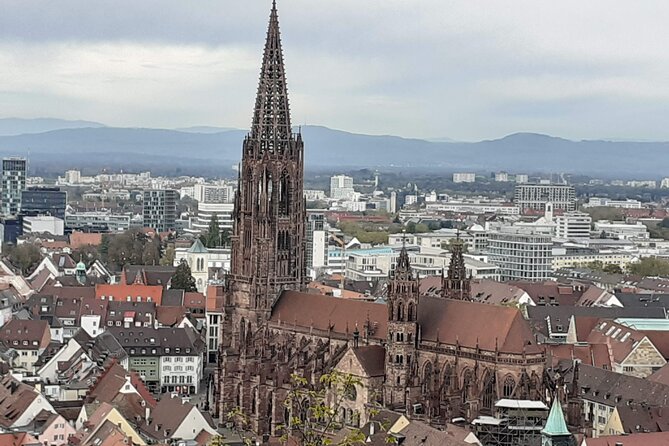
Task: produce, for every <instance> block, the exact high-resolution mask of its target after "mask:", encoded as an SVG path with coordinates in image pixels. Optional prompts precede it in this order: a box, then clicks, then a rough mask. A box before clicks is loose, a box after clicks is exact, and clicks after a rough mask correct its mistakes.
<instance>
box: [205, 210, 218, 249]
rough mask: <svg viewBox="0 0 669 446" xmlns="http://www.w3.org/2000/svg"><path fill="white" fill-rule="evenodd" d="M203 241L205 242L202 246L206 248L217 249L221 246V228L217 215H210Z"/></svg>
mask: <svg viewBox="0 0 669 446" xmlns="http://www.w3.org/2000/svg"><path fill="white" fill-rule="evenodd" d="M205 240H206V241H207V242H206V243H205V244H204V246H206V247H207V248H217V247H219V246H221V227H220V226H219V224H218V215H216V214H215V213H214V214H212V215H211V221H210V222H209V228H208V229H207V235H206V237H205Z"/></svg>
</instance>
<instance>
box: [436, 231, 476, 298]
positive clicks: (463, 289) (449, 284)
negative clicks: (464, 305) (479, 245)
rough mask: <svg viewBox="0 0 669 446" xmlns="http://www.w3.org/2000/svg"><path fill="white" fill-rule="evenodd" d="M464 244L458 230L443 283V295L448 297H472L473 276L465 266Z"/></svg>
mask: <svg viewBox="0 0 669 446" xmlns="http://www.w3.org/2000/svg"><path fill="white" fill-rule="evenodd" d="M464 245H465V244H464V242H463V241H462V240H461V239H460V233H459V232H458V236H457V239H456V240H455V243H452V244H451V263H450V265H449V268H448V274H447V276H446V277H445V278H444V279H443V283H442V295H443V296H444V297H446V298H448V299H459V300H470V299H471V277H469V276H468V275H467V268H466V266H465V258H464V255H463V252H464Z"/></svg>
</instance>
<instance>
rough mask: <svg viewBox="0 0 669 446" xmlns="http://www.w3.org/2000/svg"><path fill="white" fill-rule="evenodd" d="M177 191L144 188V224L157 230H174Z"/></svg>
mask: <svg viewBox="0 0 669 446" xmlns="http://www.w3.org/2000/svg"><path fill="white" fill-rule="evenodd" d="M177 195H178V194H177V191H176V190H173V189H146V190H145V191H144V226H145V227H147V228H153V229H155V230H156V231H158V232H167V231H171V230H174V229H175V227H176V219H177V198H178V196H177Z"/></svg>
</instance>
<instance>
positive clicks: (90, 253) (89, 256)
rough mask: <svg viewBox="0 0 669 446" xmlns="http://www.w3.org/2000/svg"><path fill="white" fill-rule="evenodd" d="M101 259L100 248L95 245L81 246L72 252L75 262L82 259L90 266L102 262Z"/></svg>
mask: <svg viewBox="0 0 669 446" xmlns="http://www.w3.org/2000/svg"><path fill="white" fill-rule="evenodd" d="M101 257H102V256H101V253H100V248H99V247H95V246H93V245H84V246H80V247H79V248H77V249H75V250H74V251H72V258H73V259H74V261H75V262H78V261H79V259H81V260H83V261H84V262H85V263H87V264H88V263H92V262H95V261H96V260H100V258H101Z"/></svg>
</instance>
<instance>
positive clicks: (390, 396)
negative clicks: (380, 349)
mask: <svg viewBox="0 0 669 446" xmlns="http://www.w3.org/2000/svg"><path fill="white" fill-rule="evenodd" d="M419 294H420V281H419V279H418V277H417V276H415V275H414V274H413V273H412V272H411V265H410V264H409V254H408V253H407V250H406V247H405V246H402V251H401V252H400V256H399V259H398V260H397V267H396V268H395V270H394V271H392V272H391V274H390V278H389V281H388V304H387V305H388V338H387V341H388V343H387V345H386V363H385V369H386V382H385V385H384V398H383V399H384V404H385V405H386V406H387V407H391V408H397V409H400V408H401V409H405V408H407V406H408V405H409V404H410V402H411V401H413V399H414V395H412V388H415V384H416V383H414V382H413V379H414V378H415V377H416V370H417V365H418V364H417V357H416V350H417V349H416V346H417V343H418V338H417V336H418V296H419Z"/></svg>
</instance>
